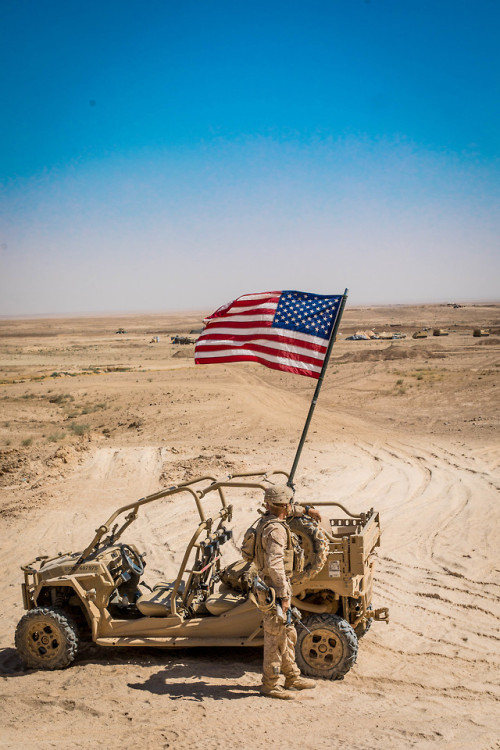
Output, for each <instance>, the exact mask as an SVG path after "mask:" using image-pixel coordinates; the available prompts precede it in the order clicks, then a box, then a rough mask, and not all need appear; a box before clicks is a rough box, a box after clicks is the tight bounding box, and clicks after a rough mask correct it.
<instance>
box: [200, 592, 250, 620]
mask: <svg viewBox="0 0 500 750" xmlns="http://www.w3.org/2000/svg"><path fill="white" fill-rule="evenodd" d="M245 599H246V596H244V595H243V594H239V593H236V592H235V591H230V590H222V591H219V592H218V593H217V594H211V595H210V596H209V597H207V598H206V599H205V607H206V608H207V610H208V612H210V614H211V615H223V614H224V612H229V610H230V609H233V607H236V606H237V605H238V604H241V603H242V602H244V601H245Z"/></svg>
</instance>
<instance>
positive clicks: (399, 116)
mask: <svg viewBox="0 0 500 750" xmlns="http://www.w3.org/2000/svg"><path fill="white" fill-rule="evenodd" d="M499 18H500V6H499V3H498V2H497V0H477V1H475V2H472V0H470V1H469V2H463V1H460V0H459V1H458V2H451V1H449V0H434V1H433V2H427V1H426V0H421V1H420V2H414V1H413V0H370V2H368V1H367V0H330V1H329V2H319V1H315V0H310V1H309V2H307V3H305V2H286V3H285V2H267V3H262V2H254V3H252V4H250V3H243V2H237V1H236V0H232V2H219V1H218V0H213V1H212V2H209V1H208V0H204V1H202V0H198V1H196V2H195V1H194V0H193V1H192V0H183V2H180V1H179V0H178V1H177V2H170V1H168V0H163V1H160V0H148V1H146V2H143V3H139V2H137V0H136V1H135V2H131V1H130V0H122V2H113V1H112V0H109V1H108V0H107V2H105V3H97V2H92V1H90V2H89V1H87V2H85V3H84V2H75V1H73V0H69V1H67V2H64V3H63V2H59V1H58V0H55V1H53V2H50V1H47V2H45V3H39V2H34V0H28V1H27V2H23V3H20V2H18V0H17V1H16V2H13V1H11V0H3V3H2V4H1V6H0V28H1V34H2V44H1V45H0V69H1V70H2V71H3V72H2V80H1V97H2V103H3V106H2V114H1V117H0V186H1V204H0V314H4V315H5V314H11V315H17V314H43V313H46V314H48V313H71V312H98V311H99V312H100V311H115V310H120V311H124V310H130V311H135V310H137V311H139V310H179V309H210V308H215V307H218V306H219V305H220V304H222V303H223V302H225V301H227V300H229V299H231V298H234V297H237V296H239V295H240V294H244V293H249V292H254V291H263V290H266V289H303V290H306V291H314V292H319V293H329V292H331V293H338V292H339V291H343V289H344V287H346V286H347V287H349V288H350V301H351V302H352V303H354V304H371V303H402V302H431V301H437V302H439V301H452V300H455V299H457V300H477V301H481V300H491V299H498V298H499V297H500V295H499V293H498V291H499V290H498V279H499V278H500V253H499V243H498V236H499V231H498V230H499V224H500V217H499V211H498V206H499V169H498V167H499V159H498V154H499V132H500V130H499V109H500V105H499V102H500V97H499V54H498V38H499Z"/></svg>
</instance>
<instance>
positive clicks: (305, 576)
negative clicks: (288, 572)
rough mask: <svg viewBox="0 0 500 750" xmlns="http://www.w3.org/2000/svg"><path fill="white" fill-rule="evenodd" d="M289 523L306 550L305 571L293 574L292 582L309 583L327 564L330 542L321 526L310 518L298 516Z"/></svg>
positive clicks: (288, 521)
mask: <svg viewBox="0 0 500 750" xmlns="http://www.w3.org/2000/svg"><path fill="white" fill-rule="evenodd" d="M287 523H288V526H289V527H290V529H291V531H292V532H293V533H294V534H296V535H297V536H298V538H299V542H300V546H301V547H302V549H303V550H304V570H303V571H302V572H301V573H293V575H292V576H291V581H292V583H299V582H300V583H302V582H303V581H309V580H310V579H311V578H314V576H315V575H316V573H318V572H319V571H320V570H321V569H322V567H323V566H324V564H325V562H326V558H327V557H328V540H327V538H326V536H325V534H324V532H323V529H322V528H321V526H319V525H318V524H317V523H316V522H315V521H313V520H311V519H310V518H309V517H308V516H296V517H294V518H290V519H289V520H287Z"/></svg>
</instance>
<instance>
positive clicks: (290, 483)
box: [287, 289, 349, 489]
mask: <svg viewBox="0 0 500 750" xmlns="http://www.w3.org/2000/svg"><path fill="white" fill-rule="evenodd" d="M348 292H349V289H346V290H345V292H344V294H343V295H342V302H341V303H340V308H339V311H338V314H337V318H336V320H335V325H334V327H333V331H332V333H331V336H330V340H329V342H328V348H327V350H326V354H325V359H324V362H323V367H322V368H321V373H320V376H319V378H318V382H317V383H316V389H315V391H314V395H313V397H312V401H311V405H310V407H309V413H308V415H307V419H306V423H305V425H304V429H303V430H302V435H301V437H300V442H299V445H298V448H297V453H296V454H295V458H294V460H293V465H292V468H291V471H290V476H289V478H288V482H287V484H288V486H289V487H291V488H292V489H293V478H294V476H295V471H296V469H297V464H298V463H299V459H300V454H301V453H302V448H303V447H304V443H305V442H306V437H307V432H308V430H309V425H310V423H311V419H312V415H313V413H314V409H315V407H316V403H317V401H318V396H319V392H320V390H321V386H322V385H323V380H324V378H325V372H326V368H327V367H328V362H329V361H330V354H331V353H332V348H333V344H334V343H335V338H336V336H337V331H338V328H339V325H340V319H341V318H342V313H343V312H344V307H345V304H346V302H347V294H348Z"/></svg>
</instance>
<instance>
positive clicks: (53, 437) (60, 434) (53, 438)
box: [47, 432, 66, 443]
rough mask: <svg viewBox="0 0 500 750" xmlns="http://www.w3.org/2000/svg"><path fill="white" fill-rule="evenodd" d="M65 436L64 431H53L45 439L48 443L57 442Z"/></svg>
mask: <svg viewBox="0 0 500 750" xmlns="http://www.w3.org/2000/svg"><path fill="white" fill-rule="evenodd" d="M65 437H66V433H65V432H53V433H52V435H49V436H48V438H47V440H48V441H49V443H57V442H58V441H59V440H63V439H64V438H65Z"/></svg>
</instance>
